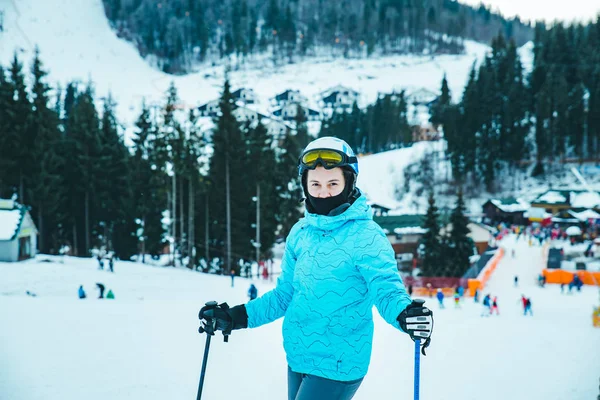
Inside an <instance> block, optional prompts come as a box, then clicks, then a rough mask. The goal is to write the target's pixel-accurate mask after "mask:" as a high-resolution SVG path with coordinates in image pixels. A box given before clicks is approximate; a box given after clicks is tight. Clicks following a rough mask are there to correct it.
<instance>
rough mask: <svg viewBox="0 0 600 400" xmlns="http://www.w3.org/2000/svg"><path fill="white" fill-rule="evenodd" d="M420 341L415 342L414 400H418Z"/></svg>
mask: <svg viewBox="0 0 600 400" xmlns="http://www.w3.org/2000/svg"><path fill="white" fill-rule="evenodd" d="M420 350H421V340H420V339H417V340H415V400H419V380H420V375H421V351H420Z"/></svg>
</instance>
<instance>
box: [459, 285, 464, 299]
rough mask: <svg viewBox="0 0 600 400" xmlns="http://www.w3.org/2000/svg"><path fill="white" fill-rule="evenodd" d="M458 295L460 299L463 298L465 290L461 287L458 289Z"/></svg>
mask: <svg viewBox="0 0 600 400" xmlns="http://www.w3.org/2000/svg"><path fill="white" fill-rule="evenodd" d="M458 295H459V296H460V297H463V296H464V295H465V288H463V287H462V286H459V287H458Z"/></svg>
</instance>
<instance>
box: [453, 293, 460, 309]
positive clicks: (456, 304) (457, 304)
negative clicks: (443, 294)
mask: <svg viewBox="0 0 600 400" xmlns="http://www.w3.org/2000/svg"><path fill="white" fill-rule="evenodd" d="M454 308H460V295H459V294H458V293H454Z"/></svg>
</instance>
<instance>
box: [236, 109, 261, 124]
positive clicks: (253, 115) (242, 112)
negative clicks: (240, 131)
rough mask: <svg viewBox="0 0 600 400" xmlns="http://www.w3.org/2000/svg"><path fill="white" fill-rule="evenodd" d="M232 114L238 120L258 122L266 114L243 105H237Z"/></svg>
mask: <svg viewBox="0 0 600 400" xmlns="http://www.w3.org/2000/svg"><path fill="white" fill-rule="evenodd" d="M233 115H234V117H235V118H236V119H237V120H238V122H258V121H261V120H262V119H264V118H267V116H266V115H263V114H261V113H259V112H258V111H256V110H253V109H251V108H249V107H244V106H237V107H236V108H235V110H233Z"/></svg>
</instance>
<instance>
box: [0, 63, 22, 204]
mask: <svg viewBox="0 0 600 400" xmlns="http://www.w3.org/2000/svg"><path fill="white" fill-rule="evenodd" d="M13 104H14V103H13V86H12V85H11V83H10V82H9V81H8V80H7V78H6V74H5V71H4V69H3V68H2V66H1V65H0V198H10V197H11V196H12V195H13V193H15V192H16V190H17V185H16V181H15V180H14V178H15V175H14V173H15V171H17V170H18V159H17V157H15V155H16V154H18V153H17V149H18V144H19V140H20V137H19V135H18V133H17V131H16V130H15V129H13V122H12V121H13V120H14V112H15V111H14V108H13Z"/></svg>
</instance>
